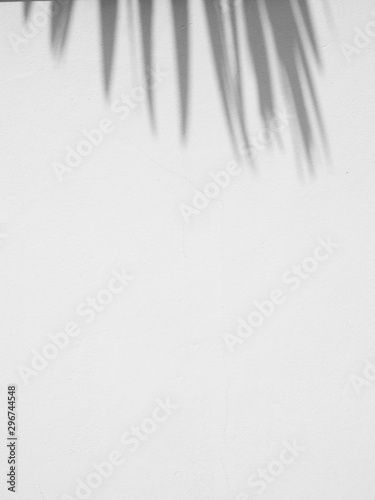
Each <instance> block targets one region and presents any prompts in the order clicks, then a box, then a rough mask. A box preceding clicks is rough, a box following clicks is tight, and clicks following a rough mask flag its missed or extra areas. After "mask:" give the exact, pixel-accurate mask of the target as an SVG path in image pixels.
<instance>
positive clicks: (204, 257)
mask: <svg viewBox="0 0 375 500" xmlns="http://www.w3.org/2000/svg"><path fill="white" fill-rule="evenodd" d="M323 3H324V2H319V1H316V2H314V5H313V14H314V20H315V26H316V30H317V39H318V44H319V47H320V50H321V54H322V59H323V63H324V71H323V72H322V73H320V74H318V73H316V75H315V76H316V78H315V84H316V86H317V93H318V97H319V102H320V105H321V109H322V112H323V117H324V121H325V125H326V130H327V140H328V143H329V146H330V150H331V158H332V159H331V162H328V161H326V160H325V159H324V155H323V154H322V153H321V151H320V150H318V151H317V155H316V158H315V171H316V176H315V177H311V176H308V175H307V170H306V165H305V164H304V162H303V161H302V159H298V157H296V155H295V147H294V144H293V140H292V139H293V117H292V118H291V119H290V122H289V124H288V125H287V126H286V127H285V129H284V130H283V132H282V134H281V135H282V139H283V142H284V148H283V149H280V148H277V147H276V145H275V147H274V148H273V149H272V148H269V149H266V150H264V151H263V152H262V153H260V154H259V155H258V157H257V162H256V169H254V168H251V167H250V166H249V165H246V163H243V164H242V170H241V172H240V173H239V174H238V175H237V176H235V177H233V178H232V181H231V183H230V185H229V186H228V187H226V188H225V189H222V191H221V192H220V195H219V196H218V197H217V198H216V199H214V200H212V201H211V202H210V203H209V205H208V206H207V207H206V208H205V209H204V210H202V212H201V213H199V214H198V215H197V214H194V215H192V216H191V217H190V218H189V219H188V221H185V220H184V218H183V216H182V214H181V209H180V207H181V204H182V203H186V204H191V202H192V199H193V197H194V194H195V190H196V189H199V190H202V189H203V188H204V187H205V185H206V184H207V182H209V181H210V180H211V178H210V175H209V173H210V172H211V171H214V172H218V171H221V170H223V169H224V168H225V167H226V165H227V164H228V162H229V161H230V160H232V159H233V158H234V153H233V150H232V147H231V144H230V141H229V140H228V134H227V129H226V125H225V121H224V118H223V113H222V108H221V104H220V100H219V94H218V90H217V85H216V79H215V75H214V70H213V66H212V59H211V52H210V47H209V44H208V39H207V32H206V28H205V23H204V17H203V12H202V8H201V5H200V2H197V1H196V2H194V8H193V17H192V25H191V29H192V32H193V48H192V57H191V60H192V67H193V77H192V95H191V100H190V103H191V113H190V125H189V137H188V140H187V142H186V145H185V146H183V145H182V144H181V142H180V138H179V111H178V87H177V79H176V75H175V73H176V66H175V59H174V51H173V43H172V42H173V40H172V29H171V25H170V12H169V10H168V4H167V3H166V2H165V1H161V2H160V4H159V3H158V8H157V18H156V26H155V45H154V46H155V61H156V62H157V63H159V64H160V67H161V68H163V70H164V71H166V73H167V74H166V75H165V76H164V77H163V78H162V80H161V82H160V84H159V85H158V86H157V87H156V88H155V98H156V109H157V125H158V129H157V134H156V135H153V133H152V131H151V129H150V126H149V119H148V113H147V104H146V102H145V101H143V102H141V103H139V105H138V106H137V107H136V108H135V109H134V110H132V112H131V113H130V114H129V116H128V118H127V119H126V120H121V119H120V117H119V113H116V112H115V111H114V109H113V107H112V106H113V105H114V104H113V103H114V102H116V100H117V99H118V98H119V96H120V94H121V93H123V92H125V93H128V92H130V91H131V90H132V89H133V88H134V87H135V86H136V85H138V84H139V83H140V82H141V78H142V76H141V72H140V68H139V65H137V62H138V61H139V60H140V52H139V43H138V42H139V40H138V42H137V43H136V44H135V45H130V44H129V39H128V34H127V32H126V26H127V20H126V16H125V12H122V13H121V19H120V20H119V23H120V25H121V26H122V29H119V30H118V47H117V51H116V61H115V72H114V79H113V86H112V93H111V95H110V97H109V99H108V101H106V99H105V97H104V93H103V86H102V74H101V54H100V39H99V38H100V37H99V34H100V29H99V28H100V27H99V14H98V8H97V5H96V2H94V1H84V0H80V1H78V2H77V4H76V8H75V11H74V15H73V19H72V25H71V30H70V33H69V39H68V43H67V46H66V51H65V54H64V55H63V57H62V58H61V60H60V61H58V62H57V61H56V59H54V58H53V56H52V54H51V51H50V45H49V29H48V27H44V28H41V29H40V32H38V34H37V35H36V36H35V37H34V38H32V39H30V40H29V41H28V43H27V44H23V45H22V46H21V45H20V46H19V47H18V48H19V50H18V51H17V52H16V51H15V50H14V47H12V45H11V42H10V40H9V36H10V35H12V34H20V33H21V29H22V27H23V22H22V7H23V6H22V5H21V4H20V3H1V4H0V33H1V40H2V41H1V44H0V54H1V61H2V71H1V73H0V88H1V97H0V99H1V146H0V148H1V149H0V150H1V182H0V233H2V234H4V237H2V239H1V240H0V245H1V246H0V257H1V260H0V262H1V264H0V265H1V295H0V303H1V315H0V322H1V332H2V335H1V350H0V352H1V353H2V363H1V364H2V367H3V369H2V371H1V379H2V387H3V390H2V396H1V398H0V399H1V403H4V411H3V409H2V411H1V415H2V418H1V419H0V422H1V428H0V431H1V432H0V435H1V437H2V439H1V446H2V447H3V448H2V453H1V460H2V461H1V470H5V469H7V464H6V444H5V438H6V436H5V434H6V424H7V423H6V418H5V416H4V415H5V404H6V386H7V384H11V383H16V384H18V421H19V426H18V434H19V442H18V460H19V466H18V490H17V493H16V494H13V493H8V492H7V490H6V484H5V482H6V479H5V473H4V474H3V475H2V480H1V485H0V488H1V494H0V496H1V498H17V500H42V499H45V500H54V499H59V500H60V499H63V498H65V499H66V498H76V499H78V498H84V493H83V492H81V496H79V494H78V492H77V491H76V489H77V485H78V483H77V480H78V479H81V480H84V481H86V479H87V476H88V475H89V474H91V473H93V472H94V471H95V468H94V466H93V464H94V463H96V464H99V463H101V462H103V461H107V460H108V457H109V455H110V454H111V453H112V452H113V450H119V452H120V453H121V454H122V457H123V459H124V462H123V464H122V465H121V466H116V467H114V471H113V473H112V474H109V475H110V477H108V478H107V479H104V480H103V483H102V484H101V486H100V487H98V488H97V489H93V492H92V495H91V496H90V498H93V499H98V500H110V499H111V500H128V499H129V500H130V499H131V500H213V499H215V500H226V499H230V500H241V499H242V500H245V499H247V498H251V499H253V498H258V496H260V497H261V498H264V499H267V500H268V499H270V500H271V499H272V500H284V499H285V500H286V499H288V500H302V499H303V500H321V499H324V500H372V499H374V498H375V482H374V465H375V451H374V439H375V430H374V429H375V427H374V416H375V415H374V412H375V380H374V378H375V372H374V373H373V372H372V371H371V368H368V369H367V370H365V371H366V373H365V375H366V376H367V377H368V378H369V379H371V378H372V380H367V379H365V378H363V377H365V375H363V374H362V372H363V370H364V367H365V365H366V362H367V360H370V361H371V360H372V361H373V362H374V363H375V344H374V320H375V310H374V307H373V301H374V279H375V275H374V251H375V238H374V229H373V228H374V223H375V212H374V208H375V204H374V187H375V169H374V157H375V140H374V137H375V134H374V132H375V129H374V124H373V116H374V109H375V108H374V106H375V100H374V99H375V98H374V88H375V71H374V70H375V67H374V56H375V36H372V37H371V38H369V40H368V43H367V42H366V41H364V42H363V48H361V49H360V50H359V49H358V48H357V47H356V46H355V45H353V46H354V48H355V49H356V52H355V53H353V55H352V57H350V58H349V61H348V60H347V58H345V55H344V52H345V51H346V53H347V51H348V47H347V46H345V49H344V48H343V46H342V44H343V43H347V44H353V43H354V42H353V38H354V37H355V35H356V31H355V29H356V27H359V28H360V29H366V27H367V26H368V23H369V22H370V21H371V20H372V21H374V20H375V17H374V15H372V14H371V11H375V5H374V2H373V1H371V0H331V1H330V2H327V3H329V9H330V10H331V20H330V19H329V17H328V18H327V12H326V10H325V9H324V8H323ZM38 9H39V10H40V9H41V6H40V5H35V6H34V10H33V11H32V12H36V11H38ZM32 15H33V14H32ZM371 26H372V25H371ZM371 26H370V28H369V29H373V28H371ZM356 42H357V43H360V42H361V41H360V40H356ZM247 64H248V63H247V61H245V60H244V61H243V65H244V72H245V75H246V78H247V79H248V80H247V81H248V86H247V89H248V93H247V101H248V102H247V105H248V116H249V124H250V125H251V133H252V134H257V133H258V132H259V131H261V130H262V123H261V119H260V116H259V113H258V109H257V100H256V95H255V85H254V79H253V75H252V74H251V68H250V67H249V66H247ZM276 92H277V94H278V97H279V104H280V109H286V103H285V102H284V100H283V98H282V92H281V91H280V90H279V89H276ZM104 118H107V119H110V120H111V123H112V129H111V132H109V133H108V134H106V135H105V140H103V142H102V143H101V144H100V146H98V147H95V148H93V151H92V152H91V154H90V155H89V156H87V157H86V158H84V159H83V160H82V162H81V164H80V165H79V166H78V167H77V168H76V169H75V170H74V171H72V172H71V173H69V174H66V175H65V174H64V176H63V182H58V179H57V176H56V173H55V171H54V168H53V165H54V162H60V163H62V162H63V161H64V160H65V156H66V148H67V147H68V146H70V147H76V146H77V143H78V142H80V141H81V140H82V138H83V135H82V130H83V129H86V130H91V129H93V128H97V127H98V126H99V125H100V124H102V125H103V123H102V120H103V119H104ZM104 123H106V122H104ZM289 125H290V126H289ZM319 238H323V239H327V238H329V239H331V240H332V241H334V242H335V243H337V244H338V247H337V248H333V249H332V253H330V254H329V258H327V259H326V260H324V261H322V262H320V263H319V264H318V266H317V270H316V271H315V272H313V273H312V274H311V275H309V277H308V278H306V279H301V280H300V281H301V283H300V284H301V286H300V287H299V288H298V290H292V288H293V285H292V284H288V283H286V282H285V281H287V280H288V276H286V275H285V272H286V271H287V270H288V269H290V268H292V266H295V265H299V264H300V263H302V262H303V261H304V259H305V258H307V257H310V256H313V255H314V252H315V251H316V248H317V247H318V246H319V245H320V243H319ZM316 255H324V254H323V253H320V254H316ZM327 255H328V254H327ZM306 265H307V264H306ZM121 269H125V270H126V273H128V274H130V275H132V276H133V277H134V279H132V280H131V281H129V284H128V286H127V287H126V288H125V289H124V291H123V292H121V293H119V294H118V295H117V296H116V297H115V299H114V300H113V302H112V303H110V304H109V305H108V306H105V307H104V310H103V311H101V312H100V313H97V314H94V313H92V315H93V314H94V316H95V318H94V320H93V321H92V322H90V323H86V320H88V319H90V318H89V316H88V315H87V316H80V315H79V314H78V313H77V307H78V306H79V305H80V304H82V303H83V302H86V301H87V299H88V298H89V297H95V296H96V294H97V292H98V291H99V290H100V289H102V288H105V287H108V286H109V284H110V280H111V277H112V271H113V270H117V271H121ZM283 276H284V278H283ZM112 284H113V281H112ZM117 285H118V283H117ZM274 289H280V290H281V291H282V292H283V294H284V295H283V296H284V297H285V300H284V301H283V303H282V304H280V305H278V306H277V307H275V310H274V312H273V314H272V315H271V316H270V317H269V318H266V319H264V322H263V324H262V326H261V327H259V328H256V329H255V330H254V333H253V335H252V336H251V337H250V338H248V339H246V340H245V341H243V343H242V344H238V345H236V347H235V352H234V353H231V352H230V351H229V349H228V348H227V346H226V344H225V342H224V339H223V335H224V334H225V333H231V334H233V335H234V334H236V329H237V327H238V318H240V317H241V318H246V317H247V316H248V315H249V313H251V311H253V310H254V306H253V301H254V300H257V299H258V300H265V299H268V298H269V297H270V295H271V292H272V291H273V290H274ZM81 311H82V309H81ZM92 315H91V316H92ZM72 321H75V322H76V323H77V324H78V325H79V327H80V328H81V333H80V335H77V336H76V337H74V338H70V337H69V338H68V337H67V336H65V337H66V344H67V345H66V347H65V348H64V349H63V350H61V351H58V353H57V355H56V357H55V358H54V359H51V360H49V361H48V362H46V364H47V366H46V367H45V368H44V369H41V370H40V371H34V373H33V374H32V375H31V372H29V375H30V376H25V375H24V376H23V377H22V376H21V372H23V373H25V370H24V368H22V366H23V367H26V366H27V367H28V368H29V369H32V365H31V363H32V360H33V356H34V355H33V354H32V353H33V349H36V350H37V351H38V352H39V353H40V352H42V350H43V348H44V347H45V345H46V344H47V343H48V342H50V339H49V334H56V333H58V332H62V331H63V330H64V328H65V326H66V324H67V323H69V322H72ZM241 342H242V341H241ZM21 365H22V366H21ZM368 366H371V365H368ZM353 375H358V376H360V377H362V378H361V379H359V378H353ZM361 384H362V385H361ZM165 398H169V399H170V401H171V402H172V403H173V404H175V405H178V409H176V410H173V411H172V412H171V415H169V416H168V418H167V419H166V420H165V421H164V422H160V423H157V424H156V430H155V432H153V433H152V434H150V435H149V436H148V438H147V439H146V440H145V441H144V442H140V441H138V444H139V447H138V449H137V450H136V451H135V452H132V451H131V449H132V448H133V446H134V448H135V447H136V445H135V444H133V446H130V445H126V444H124V443H121V437H122V436H123V435H124V433H125V431H126V430H127V429H128V430H129V429H130V427H131V426H134V425H141V423H142V422H143V421H144V419H145V418H148V417H149V416H150V415H152V413H153V412H154V409H155V407H156V405H157V403H156V400H165ZM144 425H147V424H144ZM149 425H151V424H150V423H149ZM293 441H296V443H298V445H299V446H300V447H301V448H303V451H300V452H299V455H298V456H297V457H295V460H293V462H292V460H291V457H292V455H290V454H289V455H288V458H290V461H291V462H292V463H290V464H289V465H285V466H282V467H284V470H283V472H282V473H281V474H280V476H278V477H276V476H275V477H271V479H270V481H271V480H272V482H270V484H267V483H266V480H265V479H263V480H262V481H263V482H261V483H259V482H258V483H257V484H258V486H256V487H254V486H253V487H251V485H248V484H247V479H248V478H249V477H250V476H251V475H252V474H255V475H256V474H258V472H257V469H259V468H266V469H267V468H268V467H269V466H270V467H271V469H272V467H276V468H277V465H276V466H275V465H274V464H273V465H269V464H270V462H271V461H273V460H279V455H280V453H281V452H282V450H283V449H284V448H285V446H286V445H285V442H288V443H293ZM133 443H135V441H133ZM296 454H297V453H296ZM282 456H283V457H285V454H283V453H282ZM112 458H113V455H112ZM275 470H276V469H275ZM271 475H272V474H271ZM253 479H254V478H253ZM255 480H256V479H255ZM93 481H95V479H93ZM266 484H267V487H266V488H264V485H266ZM261 485H262V486H261ZM263 489H264V491H263V492H262V494H261V495H258V493H257V491H258V490H263ZM242 492H243V493H242ZM64 494H67V495H70V496H66V497H64V496H63V495H64ZM82 495H83V496H82ZM87 495H88V493H87ZM241 495H242V496H241ZM85 498H86V497H85Z"/></svg>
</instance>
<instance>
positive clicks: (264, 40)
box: [5, 0, 328, 168]
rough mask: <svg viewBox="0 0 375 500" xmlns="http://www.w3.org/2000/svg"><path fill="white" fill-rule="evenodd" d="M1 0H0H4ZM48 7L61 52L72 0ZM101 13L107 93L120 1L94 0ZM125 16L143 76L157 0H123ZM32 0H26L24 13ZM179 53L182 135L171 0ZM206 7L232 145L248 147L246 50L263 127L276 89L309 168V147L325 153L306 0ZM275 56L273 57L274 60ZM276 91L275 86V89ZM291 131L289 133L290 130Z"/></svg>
mask: <svg viewBox="0 0 375 500" xmlns="http://www.w3.org/2000/svg"><path fill="white" fill-rule="evenodd" d="M5 1H6V0H5ZM50 1H51V4H52V5H51V8H52V12H53V15H52V20H51V44H52V48H53V51H54V52H55V53H56V54H59V53H61V52H62V50H63V49H64V46H65V43H66V39H67V33H68V28H69V24H70V20H71V17H72V11H73V5H74V3H75V0H50ZM98 1H99V4H100V12H101V32H102V55H103V76H104V89H105V92H106V94H107V95H108V94H109V92H110V87H111V78H112V73H113V57H114V51H115V39H116V21H117V18H118V8H119V0H98ZM122 1H124V2H125V3H126V5H127V8H128V9H129V13H133V14H134V12H137V13H138V16H134V15H131V16H130V19H132V20H133V23H136V21H134V19H138V20H139V21H138V24H135V25H134V24H133V25H131V26H130V28H131V29H132V30H133V31H136V30H138V31H139V33H140V36H141V40H142V53H143V71H144V75H145V78H147V74H148V72H149V69H150V68H151V67H152V66H153V21H154V17H155V10H156V8H157V2H156V0H122ZM32 2H33V0H24V11H25V17H26V18H27V17H28V16H29V15H30V11H31V4H32ZM170 2H171V12H172V23H173V30H174V39H175V50H176V57H177V68H178V82H179V99H180V110H181V113H180V114H181V136H182V138H184V139H185V137H186V135H187V130H188V116H189V112H188V110H189V89H190V83H189V82H190V73H191V70H190V49H189V42H190V40H189V38H190V30H189V26H190V21H189V19H190V18H189V7H190V6H191V5H190V2H189V0H170ZM201 2H202V6H203V12H204V13H205V17H206V23H207V31H208V37H209V41H210V45H211V52H212V57H213V64H214V68H215V73H216V78H217V83H218V87H219V93H220V98H221V101H222V106H223V111H224V115H225V120H226V123H227V127H228V131H229V134H230V137H231V140H232V143H233V145H234V148H235V150H236V151H237V152H238V147H239V145H241V148H242V150H246V148H247V150H249V147H250V144H249V134H248V130H247V127H248V126H247V121H248V120H246V112H245V104H244V102H245V99H244V98H245V93H244V88H243V76H242V72H241V62H240V61H241V55H243V53H244V51H245V52H246V53H247V56H248V57H249V59H250V61H251V64H252V67H253V70H254V75H255V85H256V92H257V99H258V105H259V111H260V114H261V117H262V120H263V123H264V125H265V127H267V126H269V124H270V122H271V120H272V118H274V117H275V115H276V113H277V104H276V100H277V98H276V92H275V88H276V86H277V90H280V88H281V93H282V95H283V96H284V100H285V103H286V105H287V106H288V108H289V110H290V112H291V113H292V114H293V115H294V116H295V120H294V131H293V134H292V135H293V136H294V139H296V138H298V140H297V141H296V145H297V147H298V148H299V145H300V144H301V145H302V149H303V152H304V154H305V157H306V158H307V160H308V162H309V165H310V167H311V168H312V159H313V153H314V150H315V149H316V147H317V146H323V147H324V149H325V152H326V154H328V146H327V142H326V136H325V131H324V124H323V119H322V117H321V112H320V109H319V104H318V99H317V95H316V92H315V88H314V73H315V72H316V70H319V69H321V67H322V61H321V57H320V53H319V47H318V43H317V39H316V35H315V30H314V24H313V19H312V15H311V11H310V5H309V0H201ZM275 63H276V64H275ZM278 94H280V92H278ZM147 99H148V107H149V112H150V120H151V124H152V127H153V128H155V111H154V96H153V91H152V88H151V86H147ZM294 132H295V133H294Z"/></svg>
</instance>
